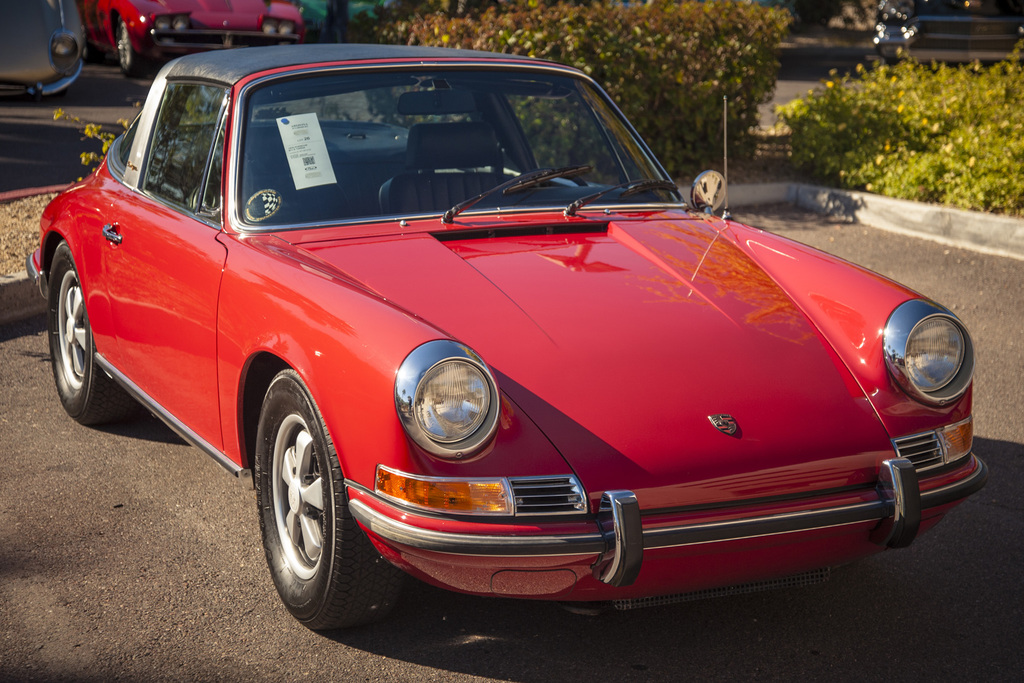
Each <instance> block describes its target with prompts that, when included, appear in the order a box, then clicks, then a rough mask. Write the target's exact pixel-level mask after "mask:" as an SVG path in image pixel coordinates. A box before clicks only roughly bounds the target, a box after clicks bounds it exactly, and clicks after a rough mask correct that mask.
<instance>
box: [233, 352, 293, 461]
mask: <svg viewBox="0 0 1024 683" xmlns="http://www.w3.org/2000/svg"><path fill="white" fill-rule="evenodd" d="M288 369H291V370H294V368H292V366H290V365H289V364H288V363H287V362H285V360H284V359H282V358H281V357H279V356H277V355H275V354H273V353H270V352H269V351H260V352H258V353H256V354H255V355H254V356H253V357H252V358H250V359H249V362H248V363H247V365H246V369H245V372H243V373H242V381H241V386H240V391H239V401H238V407H239V415H238V429H239V435H238V436H239V443H240V444H241V447H242V453H241V456H242V466H243V467H247V468H249V469H252V468H253V467H254V466H255V462H254V461H253V457H254V453H255V452H256V432H257V430H258V428H259V422H260V411H261V410H262V408H263V399H264V397H265V396H266V394H267V389H269V388H270V383H271V382H273V381H274V378H275V377H276V376H277V375H278V373H280V372H281V371H282V370H288Z"/></svg>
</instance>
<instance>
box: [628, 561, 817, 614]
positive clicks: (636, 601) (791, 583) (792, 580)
mask: <svg viewBox="0 0 1024 683" xmlns="http://www.w3.org/2000/svg"><path fill="white" fill-rule="evenodd" d="M830 573H831V572H830V570H829V569H828V568H827V567H826V568H824V569H815V570H813V571H809V572H804V573H803V574H795V575H793V576H786V577H783V578H781V579H769V580H766V581H757V582H754V583H745V584H742V585H739V586H726V587H724V588H710V589H707V590H702V591H695V592H693V593H677V594H676V595H656V596H653V597H649V598H632V599H628V600H613V601H612V606H613V607H614V608H615V609H617V610H631V609H639V608H641V607H659V606H661V605H673V604H676V603H680V602H693V601H695V600H707V599H710V598H724V597H728V596H730V595H749V594H750V593H760V592H762V591H769V590H779V589H786V588H798V587H801V586H813V585H815V584H818V583H825V582H826V581H828V579H829V576H830Z"/></svg>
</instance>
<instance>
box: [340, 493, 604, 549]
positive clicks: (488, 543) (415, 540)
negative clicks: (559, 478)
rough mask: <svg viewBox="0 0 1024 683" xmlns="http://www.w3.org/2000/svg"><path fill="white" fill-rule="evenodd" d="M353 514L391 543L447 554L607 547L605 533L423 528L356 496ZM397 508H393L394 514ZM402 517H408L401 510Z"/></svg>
mask: <svg viewBox="0 0 1024 683" xmlns="http://www.w3.org/2000/svg"><path fill="white" fill-rule="evenodd" d="M350 488H352V487H350ZM348 507H349V510H350V511H351V512H352V516H353V517H355V518H356V520H357V521H358V522H359V523H360V524H362V525H363V526H364V527H366V528H367V529H369V530H370V531H371V532H373V533H374V534H376V535H377V536H380V537H381V538H384V539H387V540H388V541H392V542H394V543H401V544H402V545H407V546H410V547H413V548H418V549H420V550H430V551H433V552H438V553H447V554H450V555H484V556H489V557H548V556H552V555H555V556H558V555H565V556H569V555H599V554H601V553H604V552H605V551H606V550H608V544H607V542H606V541H605V538H604V535H603V534H601V533H600V532H599V531H597V530H595V531H594V532H593V533H589V534H565V535H551V536H504V535H501V534H472V535H470V534H456V533H452V532H450V531H434V530H432V529H422V528H420V527H417V526H413V525H412V524H407V523H406V522H400V521H398V520H397V519H392V518H391V517H388V516H387V515H385V514H384V513H382V512H380V511H378V510H375V509H373V508H372V507H370V506H369V505H367V504H366V503H364V502H362V501H361V500H359V499H357V498H350V499H349V501H348ZM398 512H399V511H397V510H396V513H398ZM400 514H401V515H402V516H403V517H406V518H408V517H410V516H411V515H409V513H408V512H407V511H404V510H403V511H401V512H400Z"/></svg>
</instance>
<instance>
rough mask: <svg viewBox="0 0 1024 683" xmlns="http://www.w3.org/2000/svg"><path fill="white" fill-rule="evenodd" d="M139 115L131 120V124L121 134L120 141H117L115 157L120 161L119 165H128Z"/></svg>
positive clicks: (123, 166)
mask: <svg viewBox="0 0 1024 683" xmlns="http://www.w3.org/2000/svg"><path fill="white" fill-rule="evenodd" d="M140 118H142V117H141V116H136V117H135V120H134V121H132V125H130V126H128V130H126V131H125V132H124V134H123V135H122V136H121V142H119V143H118V147H117V158H118V161H120V162H121V167H122V168H125V167H127V166H128V159H130V158H131V156H132V144H133V143H134V142H135V132H136V131H137V130H138V129H139V119H140Z"/></svg>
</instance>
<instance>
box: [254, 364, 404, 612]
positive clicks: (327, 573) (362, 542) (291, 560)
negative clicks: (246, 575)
mask: <svg viewBox="0 0 1024 683" xmlns="http://www.w3.org/2000/svg"><path fill="white" fill-rule="evenodd" d="M255 455H256V457H255V461H256V462H255V466H256V474H255V482H256V501H257V505H258V506H259V516H260V532H261V533H262V536H263V548H264V551H265V552H266V556H267V565H268V566H269V567H270V574H271V576H272V578H273V580H274V585H275V587H276V588H277V592H278V594H279V595H280V596H281V600H282V601H283V602H284V604H285V606H286V607H287V608H288V611H289V612H291V613H292V615H293V616H294V617H295V618H296V619H298V620H299V621H300V622H301V623H303V624H305V625H306V626H307V627H309V628H311V629H314V630H324V629H333V628H343V627H347V626H356V625H359V624H365V623H369V622H372V621H377V620H379V619H382V618H383V617H384V616H386V615H387V613H388V612H390V611H391V608H392V607H393V606H394V604H395V603H396V602H397V600H398V596H399V593H400V592H401V587H402V582H403V578H404V574H402V572H400V571H399V570H398V569H396V568H395V567H393V566H392V565H391V564H390V563H388V562H387V560H385V559H384V558H383V557H381V555H380V553H378V552H377V550H376V548H374V547H373V544H372V543H370V540H369V539H368V538H367V537H366V535H365V534H364V533H363V532H362V530H361V529H360V528H359V526H358V524H356V521H355V520H354V519H353V518H352V515H351V514H350V513H349V510H348V497H347V495H346V492H345V480H344V476H343V474H342V471H341V465H340V463H339V462H338V456H337V453H336V452H335V449H334V444H333V442H332V441H331V437H330V435H329V434H328V432H327V428H326V426H325V425H324V421H323V418H322V417H321V415H320V411H319V410H317V407H316V405H315V403H314V402H313V399H312V397H311V396H310V393H309V390H308V389H307V388H306V386H305V384H303V382H302V380H301V379H300V378H299V376H298V375H297V374H296V373H295V372H294V371H292V370H284V371H282V372H280V373H279V374H278V375H277V376H276V377H275V378H274V380H273V381H272V382H271V384H270V387H269V388H268V389H267V393H266V396H265V398H264V400H263V408H262V410H261V411H260V421H259V428H258V431H257V436H256V454H255Z"/></svg>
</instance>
